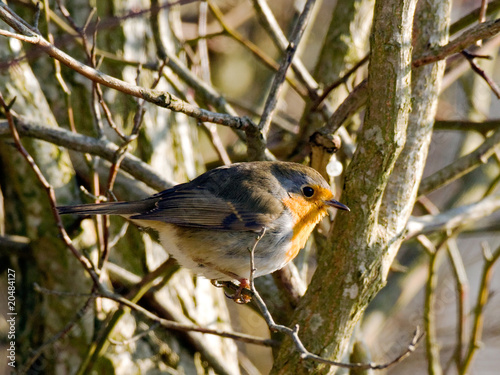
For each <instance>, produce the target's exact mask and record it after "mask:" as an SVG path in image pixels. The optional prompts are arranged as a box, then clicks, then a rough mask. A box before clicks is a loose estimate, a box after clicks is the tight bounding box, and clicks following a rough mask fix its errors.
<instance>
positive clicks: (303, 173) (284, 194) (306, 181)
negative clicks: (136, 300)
mask: <svg viewBox="0 0 500 375" xmlns="http://www.w3.org/2000/svg"><path fill="white" fill-rule="evenodd" d="M328 207H335V208H339V209H341V210H346V211H349V208H348V207H347V206H345V205H343V204H342V203H340V202H338V201H336V200H335V199H333V193H332V192H331V190H330V187H329V185H328V183H327V182H326V181H325V180H324V178H323V177H322V176H321V175H320V174H319V173H318V172H317V171H316V170H314V169H312V168H310V167H307V166H304V165H301V164H296V163H288V162H279V161H273V162H268V161H262V162H250V163H237V164H232V165H230V166H224V167H219V168H216V169H213V170H211V171H208V172H206V173H204V174H202V175H200V176H199V177H197V178H195V179H194V180H192V181H190V182H187V183H184V184H179V185H176V186H174V187H173V188H170V189H168V190H165V191H162V192H161V193H158V194H155V195H152V196H151V197H149V198H146V199H144V200H140V201H134V202H109V203H100V204H83V205H78V206H63V207H58V210H59V213H60V214H80V215H87V214H91V215H95V214H99V215H121V216H123V217H126V218H128V219H129V220H131V221H132V222H134V223H135V224H137V225H139V226H144V227H150V228H153V229H155V230H156V231H158V233H159V237H160V241H161V243H162V245H163V247H164V248H165V249H166V251H167V252H168V253H169V254H171V255H172V256H173V257H174V258H176V259H177V261H178V262H179V263H180V264H181V265H182V266H183V267H186V268H188V269H191V270H192V271H194V272H195V273H197V274H200V275H203V276H205V277H207V278H209V279H212V280H215V281H229V280H238V281H239V282H240V292H241V289H242V288H244V287H248V278H249V277H250V263H249V262H250V255H249V249H251V248H252V247H253V246H255V244H256V238H257V236H258V235H259V233H261V232H262V231H263V229H264V228H265V234H264V235H263V236H262V238H261V239H260V240H259V241H258V243H257V245H256V247H255V251H254V266H255V274H254V277H258V276H262V275H266V274H269V273H272V272H274V271H276V270H279V269H280V268H282V267H283V266H285V265H286V264H287V263H288V262H290V261H291V260H292V259H293V258H295V256H296V255H297V254H298V252H299V250H300V249H302V248H303V247H304V245H305V243H306V241H307V239H308V237H309V235H310V234H311V232H312V230H313V229H314V227H315V226H316V224H317V223H318V222H319V221H320V220H321V219H322V218H323V217H324V216H325V215H326V213H327V208H328ZM237 294H238V296H236V299H239V302H241V298H240V296H239V293H237ZM243 302H246V300H244V301H243Z"/></svg>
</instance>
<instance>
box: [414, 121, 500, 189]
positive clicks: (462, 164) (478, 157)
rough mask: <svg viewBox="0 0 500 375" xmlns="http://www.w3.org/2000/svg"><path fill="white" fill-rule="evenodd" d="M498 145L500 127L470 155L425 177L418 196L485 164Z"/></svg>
mask: <svg viewBox="0 0 500 375" xmlns="http://www.w3.org/2000/svg"><path fill="white" fill-rule="evenodd" d="M498 145H500V129H497V130H496V131H495V132H494V133H493V134H492V135H491V136H490V137H488V138H487V139H486V140H485V141H484V142H483V144H482V145H481V146H479V147H478V148H477V149H475V150H474V151H472V152H471V153H469V154H468V155H464V156H462V157H461V158H458V159H456V160H455V161H453V162H452V163H451V164H449V165H447V166H446V167H444V168H442V169H440V170H439V171H437V172H434V173H433V174H431V175H430V176H428V177H426V178H424V179H423V180H422V182H421V183H420V187H419V189H418V196H421V195H427V194H429V193H430V192H431V191H433V190H436V189H437V188H439V187H442V186H443V185H446V184H448V183H450V182H452V181H455V180H456V179H458V178H460V177H462V176H463V175H465V174H467V173H469V172H471V171H472V170H474V169H475V168H477V167H479V166H481V165H483V164H485V163H486V162H487V161H488V159H489V158H490V157H491V156H492V155H493V154H494V153H495V149H496V148H497V147H498Z"/></svg>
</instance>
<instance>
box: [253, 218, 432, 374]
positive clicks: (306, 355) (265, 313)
mask: <svg viewBox="0 0 500 375" xmlns="http://www.w3.org/2000/svg"><path fill="white" fill-rule="evenodd" d="M265 233H266V228H265V227H263V228H262V231H261V232H260V233H259V235H258V236H257V237H256V239H255V243H254V245H253V247H252V248H251V249H249V251H250V277H249V285H250V289H251V292H252V301H254V302H255V304H256V305H257V307H258V309H259V311H260V312H261V314H262V317H263V318H264V320H265V321H266V323H267V326H268V327H269V329H270V330H271V331H274V332H280V333H283V334H285V335H287V336H289V337H290V338H291V339H292V341H293V343H294V344H295V348H296V349H297V351H298V352H299V353H300V358H301V359H304V360H305V359H310V360H313V361H315V362H319V363H324V364H327V365H331V366H337V367H342V368H349V369H359V370H364V369H365V370H368V369H372V370H383V369H386V368H389V367H391V366H393V365H395V364H397V363H399V362H401V361H402V360H404V359H405V358H406V357H408V356H409V355H410V354H411V353H413V352H414V351H415V349H416V346H417V344H418V342H419V341H420V340H421V339H422V337H423V334H421V332H420V329H419V328H418V327H417V329H416V330H415V332H414V334H413V337H412V340H411V342H410V344H409V345H408V346H407V348H406V350H404V351H403V352H402V353H401V354H400V355H398V356H397V357H396V358H395V359H393V360H392V361H390V362H387V363H382V364H376V363H342V362H335V361H331V360H329V359H325V358H322V357H320V356H318V355H316V354H313V353H311V352H309V351H308V350H307V349H306V348H305V347H304V344H303V343H302V341H301V340H300V337H299V326H298V325H295V326H294V328H293V329H292V328H289V327H287V326H284V325H281V324H276V323H275V321H274V319H273V317H272V315H271V313H270V311H269V309H268V308H267V306H266V304H265V302H264V300H263V299H262V297H261V296H260V294H259V292H257V289H255V284H254V275H255V271H256V269H255V261H254V255H255V254H254V252H255V248H256V247H257V244H258V243H259V241H260V240H261V239H262V237H263V236H264V235H265Z"/></svg>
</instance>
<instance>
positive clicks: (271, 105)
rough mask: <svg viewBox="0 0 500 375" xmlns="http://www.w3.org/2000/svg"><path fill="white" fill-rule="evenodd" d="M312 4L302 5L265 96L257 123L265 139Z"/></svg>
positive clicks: (312, 0)
mask: <svg viewBox="0 0 500 375" xmlns="http://www.w3.org/2000/svg"><path fill="white" fill-rule="evenodd" d="M314 4H315V0H307V2H306V4H305V5H304V9H303V10H302V12H301V13H300V15H299V17H298V19H297V23H296V25H295V27H294V29H293V32H292V35H291V36H290V42H289V44H288V47H287V49H286V53H285V56H284V57H283V61H282V62H281V64H280V68H279V69H278V72H277V73H276V74H275V76H274V79H273V83H272V85H271V89H270V90H269V94H268V96H267V100H266V104H265V105H264V112H263V113H262V117H261V118H260V122H259V129H261V130H262V133H263V135H264V137H267V133H268V132H269V128H270V125H271V120H272V117H273V113H274V110H275V109H276V105H277V104H278V96H279V94H280V92H281V89H282V87H283V83H284V82H285V78H286V73H287V71H288V68H289V67H290V65H291V64H292V60H293V57H294V55H295V52H296V51H297V48H298V45H299V43H300V41H301V39H302V35H303V34H304V30H305V28H306V25H307V21H308V19H309V16H310V14H311V12H312V9H313V7H314Z"/></svg>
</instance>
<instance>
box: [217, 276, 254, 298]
mask: <svg viewBox="0 0 500 375" xmlns="http://www.w3.org/2000/svg"><path fill="white" fill-rule="evenodd" d="M210 281H211V282H212V285H213V286H215V287H217V288H223V287H227V288H229V289H232V290H235V293H234V294H229V293H228V292H226V291H224V294H225V295H226V297H227V298H229V299H232V300H233V301H234V302H236V303H240V304H245V303H248V302H250V301H251V300H252V297H251V296H250V284H249V283H248V279H238V281H239V282H240V285H236V284H234V283H233V282H232V281H219V280H210Z"/></svg>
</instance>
